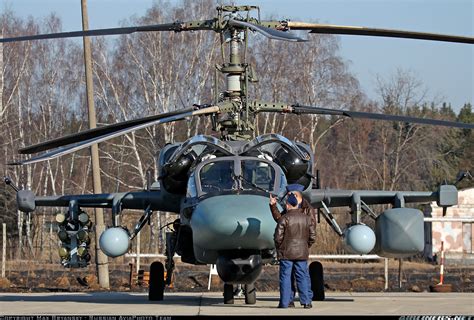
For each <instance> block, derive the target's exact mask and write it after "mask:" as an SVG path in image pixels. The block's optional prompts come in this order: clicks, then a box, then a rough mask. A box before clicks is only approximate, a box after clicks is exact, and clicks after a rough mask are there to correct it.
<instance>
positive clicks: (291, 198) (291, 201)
mask: <svg viewBox="0 0 474 320" xmlns="http://www.w3.org/2000/svg"><path fill="white" fill-rule="evenodd" d="M300 203H301V196H300V199H298V196H297V195H296V194H295V193H294V192H290V193H288V197H287V199H286V208H287V209H296V208H298V206H299V204H300Z"/></svg>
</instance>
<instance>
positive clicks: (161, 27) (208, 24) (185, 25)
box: [0, 20, 214, 43]
mask: <svg viewBox="0 0 474 320" xmlns="http://www.w3.org/2000/svg"><path fill="white" fill-rule="evenodd" d="M213 27H214V20H203V21H193V22H173V23H163V24H155V25H149V26H136V27H124V28H109V29H95V30H86V31H71V32H58V33H49V34H37V35H30V36H20V37H11V38H0V43H2V42H4V43H6V42H16V41H28V40H40V39H57V38H74V37H87V36H106V35H119V34H131V33H135V32H147V31H185V30H204V29H212V28H213Z"/></svg>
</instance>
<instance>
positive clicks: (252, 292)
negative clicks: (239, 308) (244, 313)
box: [244, 283, 257, 304]
mask: <svg viewBox="0 0 474 320" xmlns="http://www.w3.org/2000/svg"><path fill="white" fill-rule="evenodd" d="M244 290H245V304H255V303H257V289H256V288H255V285H254V284H253V283H252V284H246V285H245V288H244Z"/></svg>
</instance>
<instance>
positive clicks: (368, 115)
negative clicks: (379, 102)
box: [291, 105, 474, 129]
mask: <svg viewBox="0 0 474 320" xmlns="http://www.w3.org/2000/svg"><path fill="white" fill-rule="evenodd" d="M291 108H292V112H293V113H296V114H323V115H335V116H345V117H350V118H363V119H377V120H386V121H401V122H411V123H421V124H431V125H436V126H446V127H456V128H463V129H474V124H471V123H464V122H455V121H446V120H436V119H427V118H417V117H408V116H398V115H391V114H381V113H373V112H362V111H348V110H335V109H327V108H319V107H311V106H300V105H293V106H291Z"/></svg>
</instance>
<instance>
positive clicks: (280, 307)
mask: <svg viewBox="0 0 474 320" xmlns="http://www.w3.org/2000/svg"><path fill="white" fill-rule="evenodd" d="M277 308H279V309H286V308H288V307H284V306H282V305H281V304H279V305H278V307H277Z"/></svg>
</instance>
